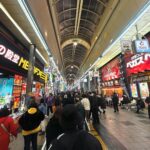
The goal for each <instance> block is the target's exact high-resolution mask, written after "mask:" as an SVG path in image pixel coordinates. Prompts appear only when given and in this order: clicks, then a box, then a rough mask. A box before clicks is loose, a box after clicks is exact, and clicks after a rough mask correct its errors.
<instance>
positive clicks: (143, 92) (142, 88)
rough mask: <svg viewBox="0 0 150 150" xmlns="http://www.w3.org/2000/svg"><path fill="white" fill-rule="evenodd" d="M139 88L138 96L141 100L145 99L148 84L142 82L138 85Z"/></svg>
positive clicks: (147, 94) (147, 92)
mask: <svg viewBox="0 0 150 150" xmlns="http://www.w3.org/2000/svg"><path fill="white" fill-rule="evenodd" d="M139 87H140V94H141V97H142V98H146V97H148V96H149V89H148V84H147V82H142V83H139Z"/></svg>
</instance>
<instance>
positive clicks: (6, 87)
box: [0, 78, 14, 105]
mask: <svg viewBox="0 0 150 150" xmlns="http://www.w3.org/2000/svg"><path fill="white" fill-rule="evenodd" d="M13 83H14V79H13V78H9V79H8V78H1V79H0V105H3V104H5V96H6V95H7V94H8V93H9V94H10V95H12V91H13Z"/></svg>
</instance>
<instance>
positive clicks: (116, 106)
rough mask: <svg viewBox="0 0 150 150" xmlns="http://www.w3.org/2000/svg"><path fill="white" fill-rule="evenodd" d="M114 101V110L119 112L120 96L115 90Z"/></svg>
mask: <svg viewBox="0 0 150 150" xmlns="http://www.w3.org/2000/svg"><path fill="white" fill-rule="evenodd" d="M112 102H113V107H114V112H119V108H118V103H119V98H118V95H117V93H115V92H114V94H113V96H112Z"/></svg>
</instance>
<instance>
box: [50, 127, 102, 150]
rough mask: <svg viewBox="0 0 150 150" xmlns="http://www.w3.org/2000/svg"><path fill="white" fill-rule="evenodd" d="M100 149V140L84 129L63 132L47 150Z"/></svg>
mask: <svg viewBox="0 0 150 150" xmlns="http://www.w3.org/2000/svg"><path fill="white" fill-rule="evenodd" d="M66 149H68V150H102V147H101V144H100V142H99V141H98V140H97V139H96V138H95V137H94V136H92V135H91V134H89V133H88V132H86V131H83V130H81V131H74V132H70V133H64V134H62V135H60V136H59V137H57V139H55V140H54V141H53V142H52V143H51V145H50V148H49V150H66Z"/></svg>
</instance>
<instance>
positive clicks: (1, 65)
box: [0, 33, 47, 106]
mask: <svg viewBox="0 0 150 150" xmlns="http://www.w3.org/2000/svg"><path fill="white" fill-rule="evenodd" d="M24 51H25V50H22V49H20V48H19V47H18V46H17V45H16V43H14V42H12V41H11V40H10V39H8V38H7V37H6V36H5V35H3V34H2V33H0V60H1V61H0V105H1V106H2V105H4V104H6V103H9V102H7V100H6V98H7V99H8V96H10V97H12V98H13V101H14V102H15V101H17V102H19V101H20V99H21V96H22V94H26V83H27V82H26V81H27V72H28V67H29V61H28V56H27V55H25V54H24ZM43 69H44V66H43V68H41V67H39V66H38V65H37V63H35V67H34V80H35V81H38V82H40V83H43V84H44V83H45V81H46V80H47V75H46V74H45V73H44V72H43V71H42V70H43Z"/></svg>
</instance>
